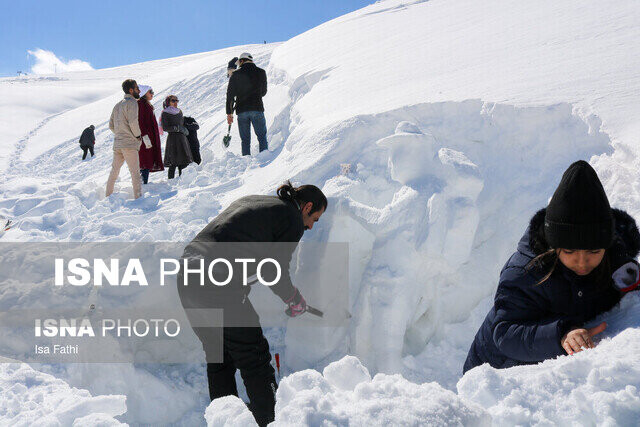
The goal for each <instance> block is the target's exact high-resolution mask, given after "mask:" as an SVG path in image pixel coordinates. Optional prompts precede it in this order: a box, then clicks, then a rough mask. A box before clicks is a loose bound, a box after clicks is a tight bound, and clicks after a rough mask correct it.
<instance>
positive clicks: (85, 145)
mask: <svg viewBox="0 0 640 427" xmlns="http://www.w3.org/2000/svg"><path fill="white" fill-rule="evenodd" d="M94 129H95V126H93V125H91V126H89V127H88V128H86V129H85V130H83V131H82V135H80V148H82V160H84V159H86V158H87V151H89V152H90V153H91V157H93V155H94V154H93V146H94V145H95V144H96V135H95V134H94V132H93V131H94Z"/></svg>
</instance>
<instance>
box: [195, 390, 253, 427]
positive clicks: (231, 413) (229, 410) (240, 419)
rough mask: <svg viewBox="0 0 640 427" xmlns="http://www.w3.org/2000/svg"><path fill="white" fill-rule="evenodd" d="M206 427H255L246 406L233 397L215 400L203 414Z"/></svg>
mask: <svg viewBox="0 0 640 427" xmlns="http://www.w3.org/2000/svg"><path fill="white" fill-rule="evenodd" d="M204 418H205V420H206V421H207V426H208V427H229V426H257V425H258V424H256V420H255V418H253V415H251V412H250V411H249V408H247V404H246V403H244V402H243V401H242V400H240V399H238V398H237V397H235V396H226V397H221V398H220V399H216V400H214V401H213V402H211V404H210V405H209V406H208V407H207V410H206V411H205V413H204Z"/></svg>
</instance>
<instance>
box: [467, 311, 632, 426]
mask: <svg viewBox="0 0 640 427" xmlns="http://www.w3.org/2000/svg"><path fill="white" fill-rule="evenodd" d="M639 307H640V305H638V304H636V309H637V308H639ZM636 313H637V312H636ZM458 393H459V395H460V396H461V397H462V398H465V399H467V400H469V401H472V402H475V403H477V404H478V405H480V406H482V407H484V408H485V409H486V410H487V411H488V412H489V413H490V414H491V416H492V417H493V422H494V424H497V425H531V424H542V425H552V424H555V425H568V424H578V425H636V424H637V422H638V420H639V419H640V328H634V329H627V330H624V331H622V332H621V333H620V334H618V335H616V336H614V337H613V338H607V339H605V340H603V341H601V342H600V343H599V344H598V345H597V347H596V348H595V349H593V350H588V351H585V352H582V353H578V354H576V355H575V356H572V357H561V358H558V359H556V360H548V361H546V362H544V363H541V364H539V365H537V366H521V367H515V368H510V369H504V370H496V369H492V368H491V367H489V366H488V365H483V366H479V367H477V368H475V369H472V370H471V371H469V372H468V373H467V374H466V375H465V376H464V377H463V378H462V379H461V380H460V382H459V383H458Z"/></svg>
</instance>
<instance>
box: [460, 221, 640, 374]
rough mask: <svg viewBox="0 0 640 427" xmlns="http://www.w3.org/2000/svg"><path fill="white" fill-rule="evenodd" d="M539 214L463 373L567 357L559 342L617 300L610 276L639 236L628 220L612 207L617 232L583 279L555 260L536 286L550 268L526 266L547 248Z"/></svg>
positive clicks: (505, 272) (504, 275) (507, 269)
mask: <svg viewBox="0 0 640 427" xmlns="http://www.w3.org/2000/svg"><path fill="white" fill-rule="evenodd" d="M544 214H545V210H544V209H543V210H541V211H539V212H538V213H536V215H534V217H533V218H532V219H531V222H530V224H529V227H528V228H527V231H526V232H525V234H524V236H523V237H522V239H521V240H520V242H519V243H518V250H517V251H516V252H515V253H514V254H513V255H511V258H509V260H508V261H507V263H506V265H505V266H504V267H503V269H502V272H501V273H500V282H499V284H498V290H497V291H496V295H495V299H494V306H493V308H492V309H491V311H489V313H488V314H487V317H486V318H485V319H484V322H483V323H482V326H480V330H479V331H478V333H477V334H476V337H475V339H474V341H473V344H472V345H471V349H470V350H469V355H468V356H467V360H466V362H465V364H464V372H466V371H468V370H469V369H471V368H474V367H476V366H479V365H482V364H483V363H489V364H490V365H491V366H493V367H494V368H508V367H511V366H515V365H524V364H533V363H538V362H541V361H543V360H546V359H551V358H555V357H557V356H560V355H564V354H566V353H565V351H564V349H563V348H562V346H561V345H560V340H561V339H562V337H563V336H564V334H566V333H567V332H568V331H569V330H571V329H572V328H573V327H577V326H582V325H584V323H585V322H588V321H589V320H591V319H593V318H594V317H596V316H597V315H599V314H601V313H604V312H606V311H608V310H610V309H611V308H613V307H614V306H615V305H616V304H617V303H618V302H619V301H620V298H621V297H622V294H621V293H620V292H619V291H618V289H617V288H616V287H615V286H614V284H613V281H612V280H611V272H613V271H615V270H616V269H617V268H618V267H620V266H622V265H623V264H625V263H626V262H628V261H629V260H631V259H635V258H636V257H637V256H638V252H640V234H639V233H638V228H637V226H636V223H635V221H634V219H633V218H631V217H630V216H629V215H628V214H627V213H625V212H623V211H620V210H617V209H614V210H613V214H614V219H615V223H616V234H615V237H614V243H613V245H612V247H611V248H609V249H607V252H606V254H605V258H604V259H603V262H602V263H601V264H600V266H598V267H597V268H596V269H595V270H594V271H593V272H591V273H590V274H589V275H587V276H578V275H577V274H575V273H573V271H571V270H569V269H568V268H566V267H565V266H564V265H563V264H562V263H561V262H559V261H558V263H557V264H556V267H555V269H554V272H553V274H552V275H551V277H550V278H549V279H548V280H546V281H545V282H543V283H541V284H538V283H539V282H540V280H541V279H543V278H544V276H545V275H546V274H547V273H548V272H549V271H550V269H551V266H550V265H542V266H538V267H530V268H527V266H528V265H529V264H530V262H531V260H532V259H533V258H535V257H536V256H537V255H540V254H542V253H544V252H546V251H547V250H549V247H548V245H547V243H546V241H545V239H544V230H543V226H544Z"/></svg>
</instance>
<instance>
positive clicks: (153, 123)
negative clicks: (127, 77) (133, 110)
mask: <svg viewBox="0 0 640 427" xmlns="http://www.w3.org/2000/svg"><path fill="white" fill-rule="evenodd" d="M139 88H140V99H138V123H139V124H140V132H141V135H142V142H143V144H142V145H141V146H140V151H138V157H139V159H140V175H141V176H142V183H143V184H147V183H148V182H149V172H160V171H163V170H164V164H163V163H162V147H161V146H160V132H159V130H158V121H157V120H156V115H155V114H154V112H153V110H154V108H153V105H151V100H152V99H153V89H152V88H151V86H145V85H139Z"/></svg>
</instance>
